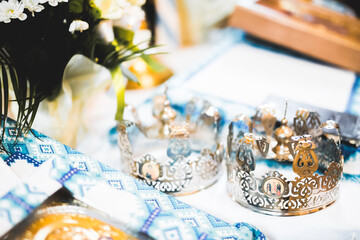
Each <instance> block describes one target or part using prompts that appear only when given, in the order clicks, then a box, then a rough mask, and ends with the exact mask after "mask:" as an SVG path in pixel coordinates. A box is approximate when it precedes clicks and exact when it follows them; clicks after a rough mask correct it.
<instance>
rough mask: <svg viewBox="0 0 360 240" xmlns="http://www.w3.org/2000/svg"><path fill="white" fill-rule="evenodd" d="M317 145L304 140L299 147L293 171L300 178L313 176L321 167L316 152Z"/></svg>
mask: <svg viewBox="0 0 360 240" xmlns="http://www.w3.org/2000/svg"><path fill="white" fill-rule="evenodd" d="M314 149H315V144H313V143H312V142H311V141H310V140H302V141H300V142H299V144H298V145H297V154H296V156H295V159H294V162H293V170H294V172H295V173H296V174H298V175H299V176H309V175H312V174H313V173H314V172H316V170H317V169H318V167H319V164H318V160H317V156H316V154H315V152H314Z"/></svg>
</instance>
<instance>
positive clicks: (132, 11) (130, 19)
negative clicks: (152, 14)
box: [114, 4, 145, 30]
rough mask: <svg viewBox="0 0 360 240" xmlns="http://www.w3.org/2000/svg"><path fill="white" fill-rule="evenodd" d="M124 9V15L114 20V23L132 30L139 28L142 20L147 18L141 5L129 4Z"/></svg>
mask: <svg viewBox="0 0 360 240" xmlns="http://www.w3.org/2000/svg"><path fill="white" fill-rule="evenodd" d="M123 9H124V13H123V16H122V17H121V18H120V19H117V20H116V21H114V24H115V25H117V26H121V27H124V28H128V29H132V30H136V29H138V28H139V27H140V25H141V21H142V20H144V19H145V13H144V11H143V10H142V9H141V8H140V7H139V6H136V5H131V4H128V5H127V6H126V7H125V8H123Z"/></svg>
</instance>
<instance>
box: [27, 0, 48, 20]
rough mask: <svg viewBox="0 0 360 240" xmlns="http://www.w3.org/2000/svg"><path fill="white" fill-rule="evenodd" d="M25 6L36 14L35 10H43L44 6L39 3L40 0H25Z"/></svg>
mask: <svg viewBox="0 0 360 240" xmlns="http://www.w3.org/2000/svg"><path fill="white" fill-rule="evenodd" d="M23 3H24V4H25V8H27V9H28V10H29V11H30V12H31V13H32V16H34V12H41V11H42V10H44V6H43V5H40V4H39V0H23Z"/></svg>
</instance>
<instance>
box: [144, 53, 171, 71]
mask: <svg viewBox="0 0 360 240" xmlns="http://www.w3.org/2000/svg"><path fill="white" fill-rule="evenodd" d="M141 58H142V59H143V60H144V61H145V62H146V64H147V65H148V66H149V68H151V70H153V71H155V72H163V71H165V70H166V69H167V68H166V67H165V66H164V65H162V64H161V63H160V62H159V61H158V60H156V59H155V58H153V57H152V56H149V55H145V54H143V55H142V56H141Z"/></svg>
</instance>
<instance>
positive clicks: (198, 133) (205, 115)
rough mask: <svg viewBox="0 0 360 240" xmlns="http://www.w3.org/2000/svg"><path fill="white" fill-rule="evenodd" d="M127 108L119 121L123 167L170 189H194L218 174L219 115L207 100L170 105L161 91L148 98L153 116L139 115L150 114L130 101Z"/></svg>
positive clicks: (176, 192)
mask: <svg viewBox="0 0 360 240" xmlns="http://www.w3.org/2000/svg"><path fill="white" fill-rule="evenodd" d="M128 110H130V111H129V113H130V115H132V118H133V121H131V122H129V121H123V122H122V123H120V124H119V126H118V131H119V146H120V151H121V164H122V169H123V171H124V172H126V173H128V174H130V175H132V176H134V177H136V178H138V179H140V180H141V181H143V182H144V183H146V184H147V185H149V186H153V187H154V188H156V189H158V190H160V191H162V192H165V193H170V194H174V195H184V194H190V193H194V192H197V191H199V190H201V189H204V188H207V187H209V186H211V185H212V184H214V183H215V182H216V181H217V180H218V179H219V177H220V174H221V172H222V170H221V165H222V160H223V156H224V150H223V149H224V148H223V147H222V145H221V144H220V140H219V134H220V121H221V116H220V114H219V111H218V110H217V109H216V108H215V107H213V106H212V105H211V104H210V103H209V102H207V101H205V100H202V99H198V98H193V99H191V100H190V101H189V102H188V103H187V104H186V106H185V108H183V109H182V111H175V108H173V107H172V106H171V104H170V102H169V100H168V98H167V95H166V91H165V93H164V95H160V96H156V97H155V98H154V100H153V109H152V115H153V116H151V114H149V115H150V116H147V117H145V118H143V119H142V120H149V119H151V120H153V121H152V122H151V123H150V124H149V123H145V121H141V120H140V118H139V114H138V113H137V111H136V110H135V109H134V108H133V107H130V106H129V109H128ZM142 113H143V112H142Z"/></svg>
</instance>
